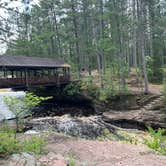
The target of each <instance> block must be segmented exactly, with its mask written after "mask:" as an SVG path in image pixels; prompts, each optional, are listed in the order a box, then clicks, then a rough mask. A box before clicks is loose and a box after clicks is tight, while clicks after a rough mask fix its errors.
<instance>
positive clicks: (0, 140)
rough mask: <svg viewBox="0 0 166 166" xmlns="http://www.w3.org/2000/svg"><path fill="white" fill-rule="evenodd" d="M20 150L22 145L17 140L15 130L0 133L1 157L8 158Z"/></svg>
mask: <svg viewBox="0 0 166 166" xmlns="http://www.w3.org/2000/svg"><path fill="white" fill-rule="evenodd" d="M19 150H20V144H19V142H18V141H17V140H16V138H15V135H14V131H13V130H8V131H5V130H1V131H0V156H6V155H9V154H12V153H15V152H18V151H19Z"/></svg>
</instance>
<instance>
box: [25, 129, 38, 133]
mask: <svg viewBox="0 0 166 166" xmlns="http://www.w3.org/2000/svg"><path fill="white" fill-rule="evenodd" d="M24 134H40V132H38V131H35V130H28V131H26V132H25V133H24Z"/></svg>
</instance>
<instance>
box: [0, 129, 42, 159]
mask: <svg viewBox="0 0 166 166" xmlns="http://www.w3.org/2000/svg"><path fill="white" fill-rule="evenodd" d="M44 144H45V140H44V138H43V137H42V136H33V137H32V138H28V139H23V140H19V139H16V137H15V132H14V130H12V129H10V128H8V127H4V128H3V129H2V130H1V131H0V156H1V157H3V156H7V155H10V154H13V153H18V152H32V153H35V154H40V153H42V152H43V147H44Z"/></svg>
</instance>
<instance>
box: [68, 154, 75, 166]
mask: <svg viewBox="0 0 166 166" xmlns="http://www.w3.org/2000/svg"><path fill="white" fill-rule="evenodd" d="M68 165H69V166H76V163H75V160H74V157H73V156H72V155H70V156H69V161H68Z"/></svg>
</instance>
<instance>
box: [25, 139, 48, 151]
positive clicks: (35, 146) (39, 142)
mask: <svg viewBox="0 0 166 166" xmlns="http://www.w3.org/2000/svg"><path fill="white" fill-rule="evenodd" d="M44 142H45V140H44V138H43V137H41V136H33V137H32V138H31V139H27V140H24V141H23V143H22V147H23V151H25V152H33V153H35V154H41V153H42V152H43V146H44V144H45V143H44Z"/></svg>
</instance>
